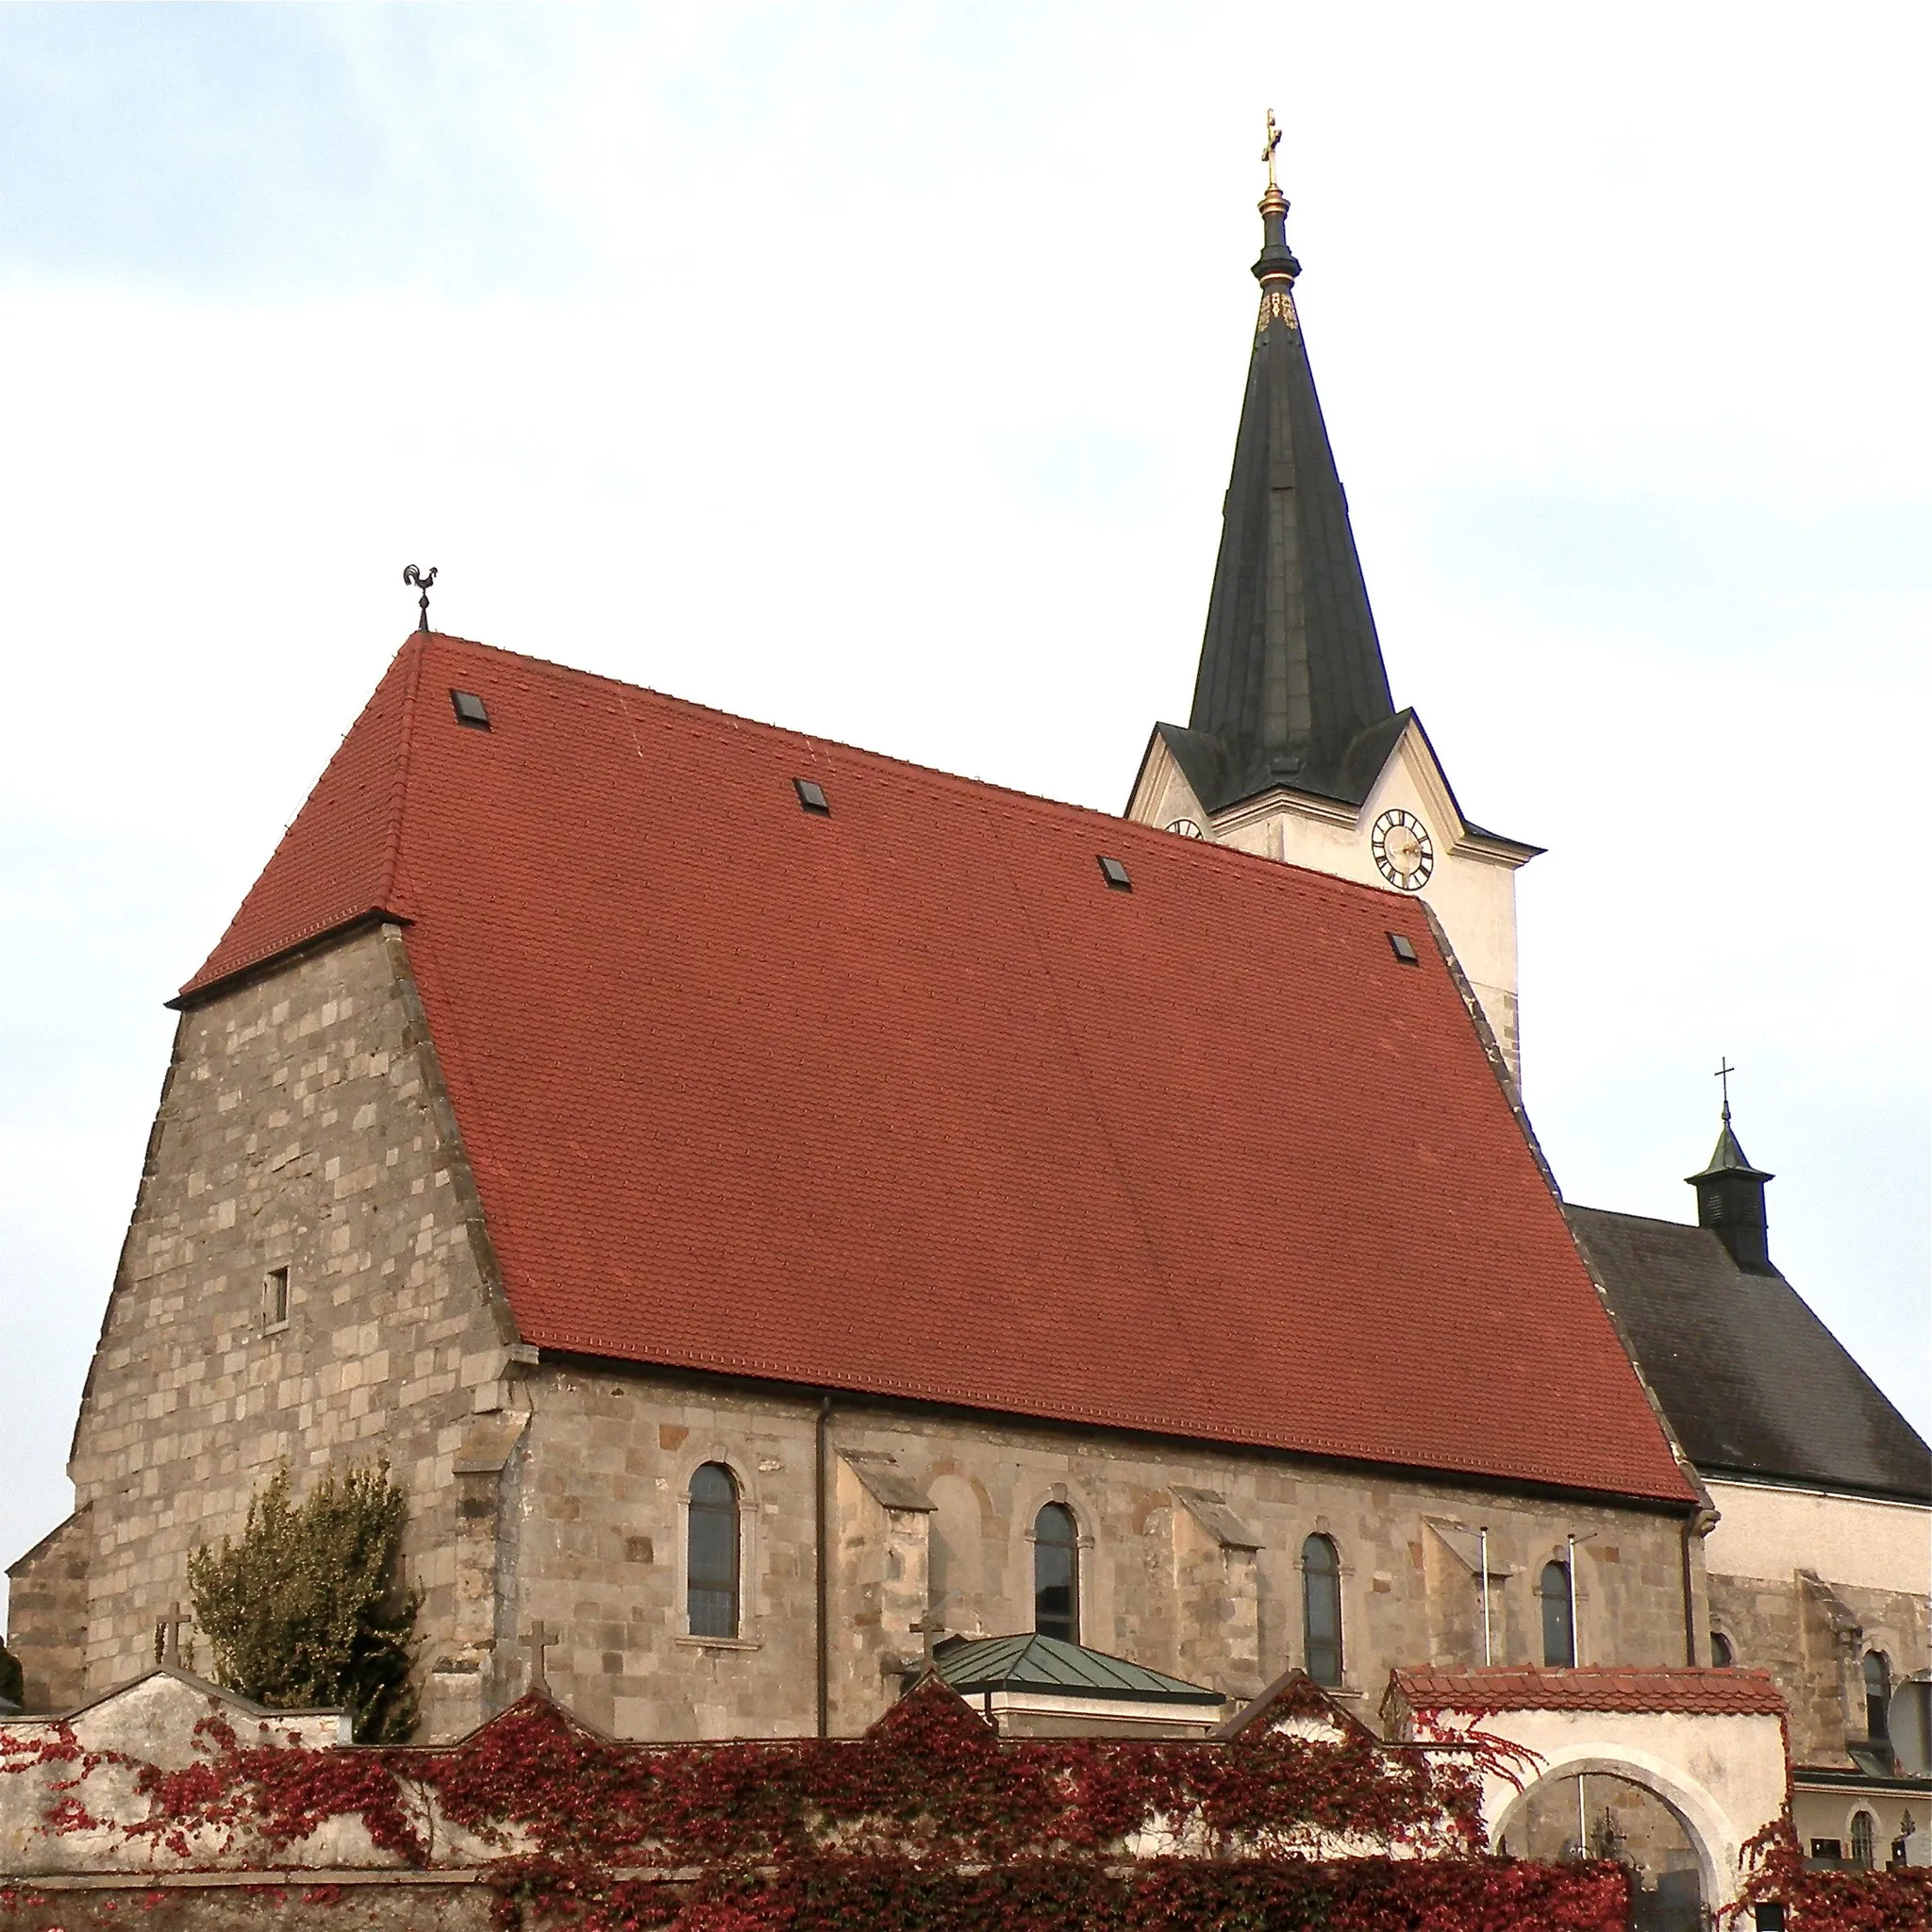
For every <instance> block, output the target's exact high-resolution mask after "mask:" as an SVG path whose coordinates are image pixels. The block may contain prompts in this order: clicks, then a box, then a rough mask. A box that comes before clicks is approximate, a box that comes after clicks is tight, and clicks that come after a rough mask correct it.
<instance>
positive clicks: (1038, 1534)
mask: <svg viewBox="0 0 1932 1932" xmlns="http://www.w3.org/2000/svg"><path fill="white" fill-rule="evenodd" d="M1033 1627H1034V1629H1035V1630H1036V1631H1038V1632H1039V1634H1040V1635H1041V1636H1042V1637H1058V1638H1059V1639H1061V1640H1062V1641H1064V1642H1067V1643H1078V1642H1079V1641H1080V1525H1079V1524H1077V1523H1075V1522H1074V1512H1073V1511H1072V1510H1071V1509H1069V1508H1068V1507H1067V1506H1066V1505H1065V1504H1064V1503H1047V1504H1044V1505H1043V1506H1042V1507H1041V1511H1040V1514H1039V1515H1038V1516H1036V1517H1035V1518H1034V1519H1033Z"/></svg>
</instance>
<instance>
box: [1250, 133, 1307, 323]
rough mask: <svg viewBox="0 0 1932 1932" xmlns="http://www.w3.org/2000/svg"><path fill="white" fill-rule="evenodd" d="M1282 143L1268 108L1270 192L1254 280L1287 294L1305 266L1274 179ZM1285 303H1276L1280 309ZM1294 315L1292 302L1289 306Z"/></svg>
mask: <svg viewBox="0 0 1932 1932" xmlns="http://www.w3.org/2000/svg"><path fill="white" fill-rule="evenodd" d="M1280 145H1281V129H1280V128H1279V127H1278V126H1277V125H1275V121H1274V108H1269V109H1268V144H1267V146H1266V147H1264V148H1263V149H1262V150H1261V158H1262V159H1263V160H1264V161H1266V162H1267V163H1268V192H1266V193H1265V194H1264V195H1262V197H1261V258H1260V260H1258V261H1257V262H1256V264H1255V279H1256V280H1257V282H1259V283H1260V284H1261V287H1262V289H1263V291H1266V290H1267V288H1268V284H1269V283H1270V282H1274V283H1275V284H1276V289H1275V292H1276V293H1277V294H1280V295H1286V294H1288V293H1289V292H1290V291H1291V290H1292V288H1293V286H1294V278H1295V276H1297V275H1300V274H1301V272H1302V265H1301V263H1300V262H1298V261H1297V260H1296V259H1295V258H1294V253H1293V251H1292V250H1291V248H1290V247H1289V245H1288V196H1287V195H1285V194H1284V193H1282V192H1281V184H1280V183H1279V182H1278V181H1276V180H1275V178H1274V150H1275V149H1276V148H1278V147H1279V146H1280ZM1283 306H1284V305H1282V304H1281V303H1276V305H1275V308H1276V311H1277V312H1279V311H1280V309H1281V308H1282V307H1283ZM1287 308H1288V312H1289V314H1290V315H1291V316H1292V313H1293V308H1292V304H1289V305H1287ZM1261 310H1262V318H1263V321H1264V323H1265V321H1266V318H1267V315H1268V312H1269V310H1268V302H1267V299H1266V294H1265V292H1264V295H1263V299H1262V304H1261Z"/></svg>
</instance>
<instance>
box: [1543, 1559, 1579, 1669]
mask: <svg viewBox="0 0 1932 1932" xmlns="http://www.w3.org/2000/svg"><path fill="white" fill-rule="evenodd" d="M1538 1590H1539V1594H1540V1595H1541V1597H1542V1600H1543V1662H1544V1663H1545V1664H1547V1665H1549V1666H1550V1668H1551V1669H1552V1670H1561V1671H1567V1670H1569V1669H1570V1668H1571V1667H1572V1666H1573V1665H1574V1663H1575V1661H1576V1625H1575V1624H1574V1622H1573V1621H1572V1620H1571V1616H1570V1566H1569V1564H1567V1563H1557V1562H1550V1563H1545V1564H1544V1565H1543V1574H1542V1581H1541V1584H1540V1585H1539V1586H1538Z"/></svg>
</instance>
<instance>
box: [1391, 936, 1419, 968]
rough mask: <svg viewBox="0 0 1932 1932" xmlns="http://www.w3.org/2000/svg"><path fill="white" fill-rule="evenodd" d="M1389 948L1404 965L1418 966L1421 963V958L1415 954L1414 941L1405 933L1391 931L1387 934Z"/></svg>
mask: <svg viewBox="0 0 1932 1932" xmlns="http://www.w3.org/2000/svg"><path fill="white" fill-rule="evenodd" d="M1389 950H1390V951H1391V952H1392V953H1393V954H1394V955H1395V957H1396V958H1398V959H1400V960H1401V961H1402V963H1403V964H1404V965H1405V966H1420V965H1421V964H1422V960H1421V959H1420V958H1418V957H1417V954H1416V950H1415V941H1413V940H1411V939H1410V938H1409V937H1408V935H1407V933H1400V932H1391V934H1390V935H1389Z"/></svg>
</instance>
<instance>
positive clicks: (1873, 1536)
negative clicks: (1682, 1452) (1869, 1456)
mask: <svg viewBox="0 0 1932 1932" xmlns="http://www.w3.org/2000/svg"><path fill="white" fill-rule="evenodd" d="M1708 1487H1709V1490H1710V1499H1711V1501H1712V1502H1713V1503H1714V1504H1715V1505H1716V1506H1717V1508H1718V1510H1719V1511H1720V1514H1721V1517H1722V1520H1721V1521H1720V1522H1719V1524H1718V1525H1717V1527H1716V1528H1715V1529H1713V1530H1712V1531H1711V1532H1710V1534H1709V1536H1708V1537H1707V1538H1706V1539H1705V1543H1704V1563H1705V1568H1706V1569H1707V1570H1708V1571H1710V1572H1711V1573H1712V1574H1715V1575H1720V1576H1749V1577H1757V1578H1761V1579H1762V1580H1764V1581H1766V1582H1774V1583H1789V1582H1790V1577H1791V1573H1792V1572H1793V1571H1794V1570H1798V1569H1805V1570H1810V1571H1814V1572H1816V1573H1817V1574H1818V1575H1820V1576H1822V1577H1823V1578H1824V1580H1825V1581H1826V1582H1827V1583H1836V1584H1845V1585H1849V1586H1851V1587H1852V1588H1854V1589H1857V1590H1895V1591H1905V1592H1907V1593H1908V1594H1910V1595H1914V1596H1924V1595H1925V1594H1926V1592H1927V1591H1932V1509H1928V1508H1926V1507H1924V1505H1922V1504H1917V1503H1889V1502H1884V1501H1881V1500H1879V1499H1877V1498H1875V1497H1868V1496H1846V1495H1837V1494H1831V1493H1828V1492H1826V1491H1822V1490H1800V1489H1785V1488H1781V1487H1774V1486H1773V1485H1772V1484H1769V1483H1727V1482H1719V1481H1712V1482H1710V1483H1709V1484H1708Z"/></svg>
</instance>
